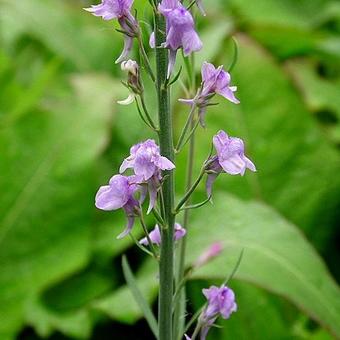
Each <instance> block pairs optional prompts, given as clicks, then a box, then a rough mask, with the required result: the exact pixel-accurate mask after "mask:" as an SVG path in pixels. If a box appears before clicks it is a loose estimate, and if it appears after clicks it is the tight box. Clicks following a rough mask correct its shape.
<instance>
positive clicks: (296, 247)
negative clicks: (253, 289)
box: [188, 194, 340, 336]
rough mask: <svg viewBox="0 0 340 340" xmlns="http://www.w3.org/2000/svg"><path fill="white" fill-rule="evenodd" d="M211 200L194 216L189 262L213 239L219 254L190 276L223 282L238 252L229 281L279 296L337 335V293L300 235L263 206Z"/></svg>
mask: <svg viewBox="0 0 340 340" xmlns="http://www.w3.org/2000/svg"><path fill="white" fill-rule="evenodd" d="M214 202H215V204H214V206H212V207H205V208H204V209H202V210H201V211H200V212H197V213H195V215H194V218H193V221H192V224H191V225H192V227H191V228H190V237H189V241H188V242H189V244H188V249H189V250H190V251H189V252H188V254H189V261H193V260H195V259H196V258H197V257H198V256H199V254H200V253H201V252H202V249H204V248H206V247H208V246H209V245H210V244H211V243H213V242H216V241H220V242H223V244H224V247H225V250H224V252H223V253H222V254H221V255H220V256H219V257H218V258H216V259H215V260H214V261H213V262H211V263H210V264H208V265H207V266H206V267H204V268H202V269H201V270H199V272H197V274H196V277H198V278H209V279H212V278H215V279H219V280H224V278H225V277H226V276H227V274H228V273H229V272H230V271H231V270H232V268H233V266H234V264H235V263H236V261H237V257H238V255H239V252H240V250H241V249H244V256H243V259H242V263H241V265H240V267H239V269H238V271H237V273H236V276H235V278H237V279H240V280H245V281H247V282H251V283H253V284H255V285H258V286H261V287H264V288H265V289H267V290H269V291H271V292H274V293H276V294H279V295H282V296H284V297H285V298H287V299H288V300H290V301H291V302H292V303H293V304H295V305H296V306H297V307H299V308H300V309H301V310H303V311H304V312H305V313H307V314H308V315H309V316H310V317H312V318H313V319H315V320H317V321H318V322H319V323H320V324H321V325H323V326H324V327H325V328H327V329H328V330H330V331H331V332H332V333H333V334H334V335H337V336H339V335H340V300H339V294H340V290H339V288H338V286H337V285H336V283H335V282H334V281H333V279H332V277H331V276H330V274H329V272H328V270H327V268H326V266H325V264H324V263H323V262H322V260H321V259H320V257H319V256H318V254H317V253H316V252H315V250H314V249H313V248H312V247H311V246H310V245H309V243H308V242H307V241H306V239H305V238H304V237H303V235H302V234H301V232H300V231H298V230H297V229H296V228H295V227H294V226H293V225H292V224H291V223H289V222H288V221H287V220H285V219H284V218H282V217H281V216H280V215H278V214H277V213H276V212H275V211H273V210H272V209H270V208H269V207H267V206H265V205H264V204H261V203H255V202H243V201H241V200H239V199H236V198H235V197H233V196H231V195H227V194H216V195H215V196H214ZM207 216H209V219H207V218H206V217H207Z"/></svg>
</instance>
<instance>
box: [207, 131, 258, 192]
mask: <svg viewBox="0 0 340 340" xmlns="http://www.w3.org/2000/svg"><path fill="white" fill-rule="evenodd" d="M213 143H214V147H215V149H216V152H217V155H216V156H214V157H212V158H211V159H210V160H209V161H208V166H207V168H206V170H207V172H208V179H207V184H206V189H207V193H208V196H211V191H212V184H213V182H214V181H215V179H216V177H217V176H218V175H219V174H220V173H221V172H226V173H228V174H230V175H241V176H243V175H244V174H245V171H246V169H249V170H251V171H254V172H255V171H256V167H255V165H254V163H253V162H252V161H251V160H250V159H249V158H247V157H246V156H245V154H244V143H243V140H242V139H240V138H237V137H229V136H228V135H227V133H226V132H224V131H222V130H221V131H219V132H218V133H217V135H215V136H214V138H213Z"/></svg>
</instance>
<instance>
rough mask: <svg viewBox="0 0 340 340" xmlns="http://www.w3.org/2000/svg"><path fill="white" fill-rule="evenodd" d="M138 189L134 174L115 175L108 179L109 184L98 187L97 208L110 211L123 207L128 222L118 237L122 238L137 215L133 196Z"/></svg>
mask: <svg viewBox="0 0 340 340" xmlns="http://www.w3.org/2000/svg"><path fill="white" fill-rule="evenodd" d="M137 190H138V178H137V177H136V176H130V177H126V176H121V175H115V176H113V177H112V178H111V179H110V182H109V185H105V186H102V187H100V188H99V190H98V192H97V194H96V199H95V204H96V207H97V208H98V209H101V210H105V211H111V210H117V209H120V208H123V209H124V211H125V213H126V216H127V219H128V224H127V226H126V229H125V230H124V232H123V233H121V234H120V235H119V236H118V238H119V239H120V238H123V237H125V236H126V235H127V234H129V232H130V231H131V229H132V227H133V224H134V220H135V217H136V216H138V215H139V203H138V201H137V200H136V199H135V198H134V194H135V193H136V191H137Z"/></svg>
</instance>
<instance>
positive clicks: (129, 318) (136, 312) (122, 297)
mask: <svg viewBox="0 0 340 340" xmlns="http://www.w3.org/2000/svg"><path fill="white" fill-rule="evenodd" d="M155 264H156V263H155V261H154V260H152V261H147V262H146V263H145V264H144V265H143V266H142V268H141V269H140V270H139V271H138V273H137V275H136V282H137V284H138V287H139V289H140V291H141V293H142V295H143V297H144V299H146V301H147V302H148V303H152V302H153V301H154V299H155V297H156V296H157V290H158V279H157V266H156V265H155ZM127 301H128V302H129V303H126V302H127ZM122 306H124V308H122ZM92 307H93V308H94V309H95V310H98V311H101V312H103V313H105V314H107V315H108V316H110V317H111V318H112V319H114V320H119V321H120V322H124V323H127V324H133V323H135V322H136V321H137V320H138V319H139V318H141V317H142V316H143V311H142V309H141V308H140V306H139V304H137V303H136V301H135V299H134V297H133V295H132V292H131V290H130V289H129V287H128V286H123V287H120V288H119V289H116V290H115V291H114V292H112V294H110V295H108V296H105V297H103V298H101V299H98V300H97V301H94V303H93V305H92Z"/></svg>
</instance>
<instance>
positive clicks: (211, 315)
mask: <svg viewBox="0 0 340 340" xmlns="http://www.w3.org/2000/svg"><path fill="white" fill-rule="evenodd" d="M203 294H204V296H205V297H206V298H207V300H208V304H207V306H206V308H205V309H204V310H203V312H202V314H201V316H200V320H199V322H200V323H201V324H202V329H201V340H205V338H206V336H207V334H208V331H209V329H210V327H211V326H212V325H213V324H214V322H215V321H216V319H217V318H218V317H219V316H221V317H222V318H223V319H229V317H230V315H231V314H232V313H233V312H236V311H237V305H236V302H235V294H234V292H233V291H232V289H230V288H229V287H227V286H225V285H222V286H221V287H216V286H211V287H210V288H209V289H203Z"/></svg>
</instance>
